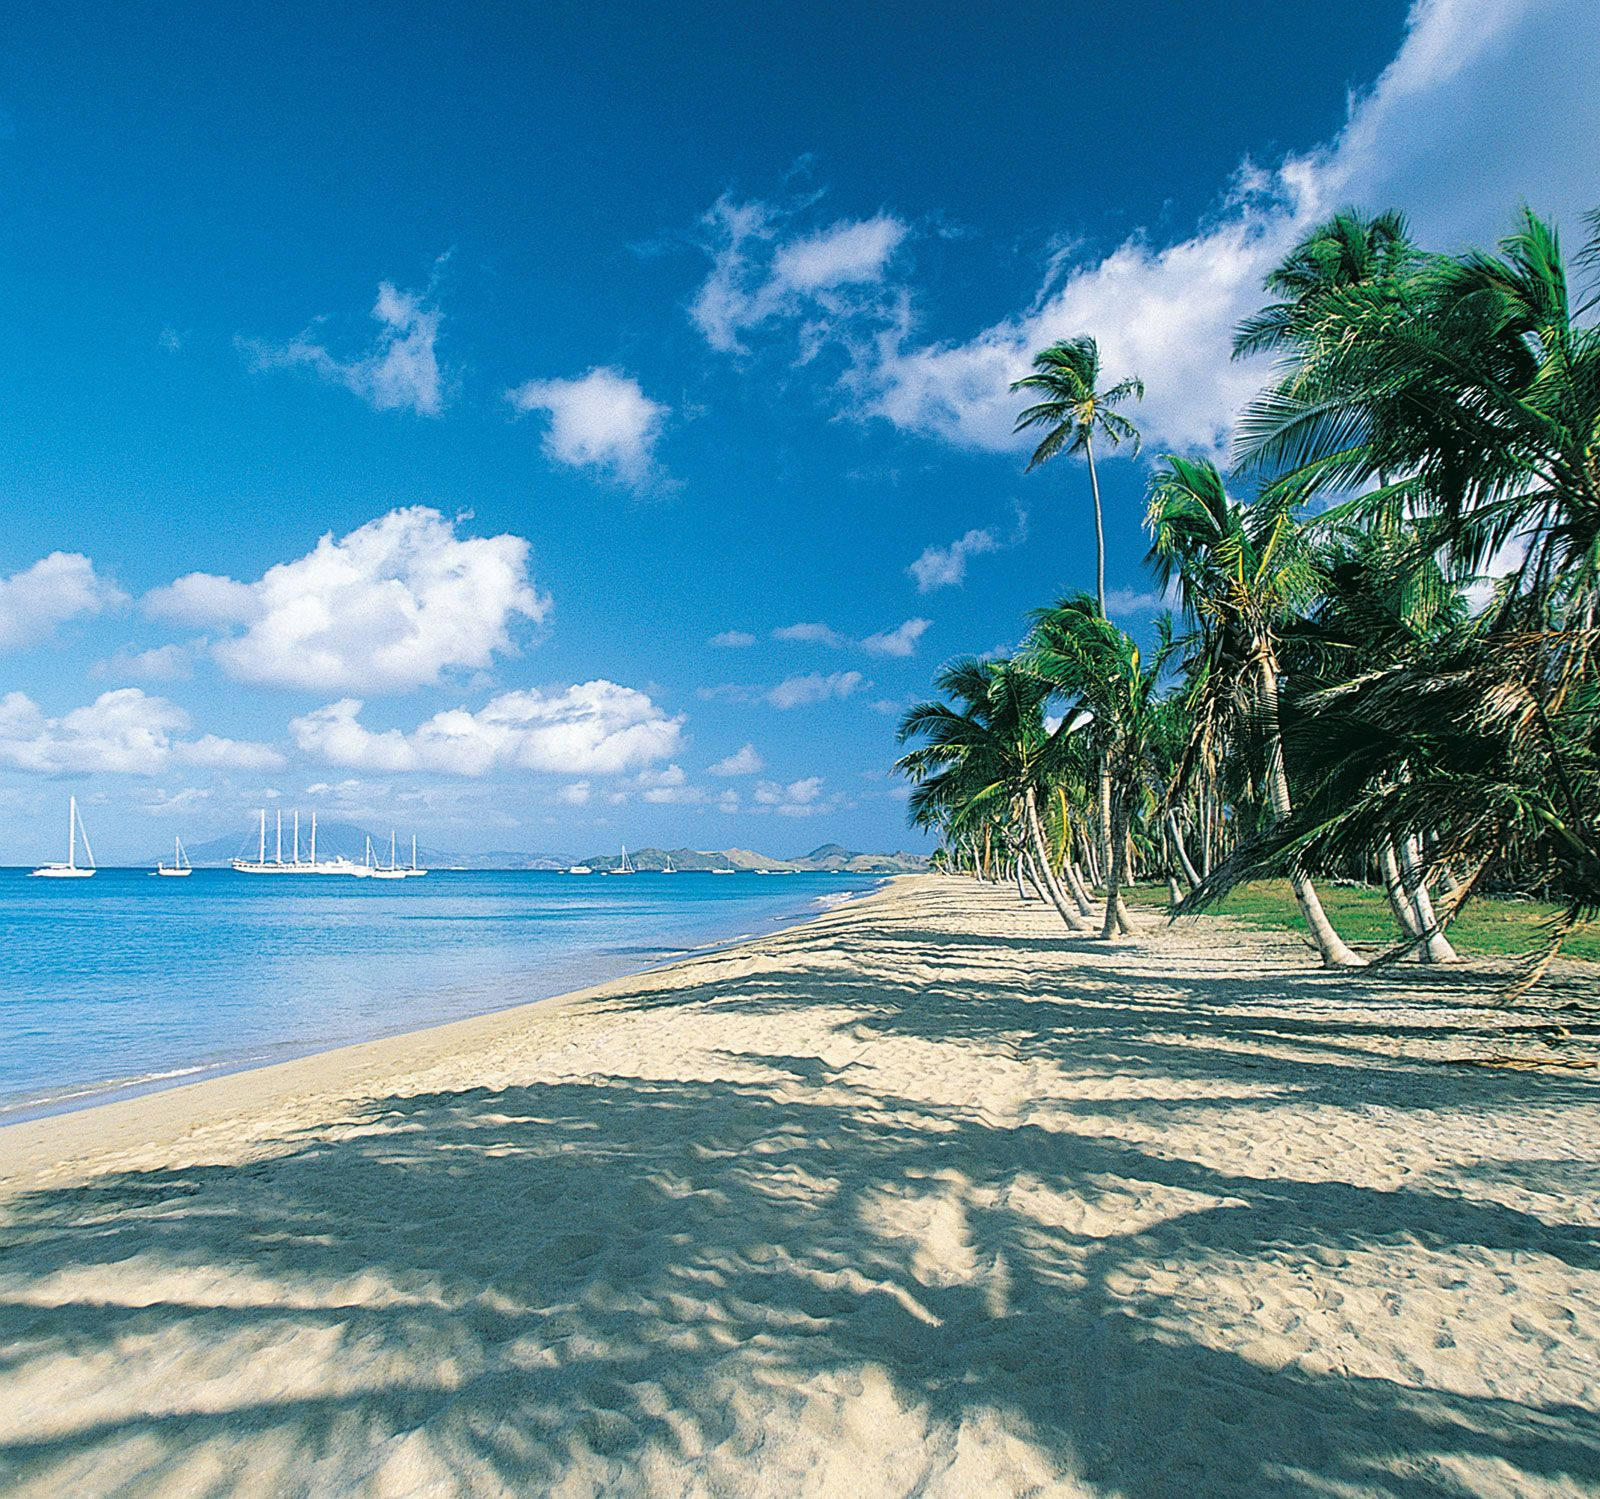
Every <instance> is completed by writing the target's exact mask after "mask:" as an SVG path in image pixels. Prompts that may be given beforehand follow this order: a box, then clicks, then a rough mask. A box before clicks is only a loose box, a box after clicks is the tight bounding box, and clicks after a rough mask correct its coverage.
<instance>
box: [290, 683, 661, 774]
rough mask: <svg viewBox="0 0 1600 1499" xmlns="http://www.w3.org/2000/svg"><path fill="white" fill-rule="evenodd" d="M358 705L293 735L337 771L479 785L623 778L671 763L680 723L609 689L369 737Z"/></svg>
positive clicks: (534, 697) (542, 696)
mask: <svg viewBox="0 0 1600 1499" xmlns="http://www.w3.org/2000/svg"><path fill="white" fill-rule="evenodd" d="M361 710H362V704H361V702H360V701H359V700H358V699H356V698H341V699H340V700H339V701H338V702H335V703H329V704H328V705H327V706H326V707H324V708H319V709H317V710H316V711H315V712H313V713H308V714H305V715H304V716H303V717H300V718H296V719H295V720H294V721H293V722H292V723H291V724H290V725H289V728H290V732H291V733H292V734H293V735H294V739H295V743H296V744H298V745H299V747H300V748H301V749H302V750H304V751H305V752H306V753H307V754H311V755H316V756H318V757H320V758H321V759H323V760H326V761H327V762H328V763H330V764H333V765H342V766H350V767H352V768H355V769H359V770H378V771H438V772H443V773H446V774H449V775H461V776H481V775H485V774H487V773H488V772H489V771H491V770H494V769H496V768H499V767H518V768H520V769H523V770H532V771H541V772H546V773H548V774H552V775H567V776H578V777H583V776H595V775H601V776H604V775H620V774H623V773H625V772H628V771H633V770H637V769H640V768H648V767H649V766H650V765H652V764H653V763H654V762H656V761H658V760H665V759H668V758H670V757H671V756H672V755H673V754H675V753H676V752H677V751H678V749H679V747H680V745H681V743H682V734H683V722H684V720H683V717H682V716H681V715H678V716H676V717H674V716H669V715H668V714H667V713H666V712H665V711H664V710H662V709H661V708H659V707H658V706H657V705H656V704H655V703H654V702H652V701H651V699H650V698H649V697H648V696H647V695H646V694H645V693H642V692H639V691H637V690H636V689H634V688H631V687H621V686H618V685H617V683H615V682H608V681H604V680H596V681H592V682H582V683H579V684H577V685H575V686H572V687H567V688H564V689H562V690H561V691H558V692H549V693H545V692H539V691H537V690H536V689H533V688H527V689H520V690H517V691H514V692H504V693H501V694H500V695H499V696H498V697H495V698H493V699H491V700H490V701H489V702H488V703H486V704H485V705H484V706H483V707H482V708H480V709H478V711H477V712H475V713H473V712H469V711H468V710H467V709H465V708H453V709H450V710H448V711H446V712H443V713H436V714H434V716H433V717H432V718H430V719H428V720H427V721H426V722H424V723H422V724H419V725H418V726H417V728H415V729H413V730H411V731H410V732H406V731H403V730H401V729H385V730H376V731H375V730H372V729H369V728H367V727H366V726H365V725H364V724H363V723H362V722H361V716H360V715H361Z"/></svg>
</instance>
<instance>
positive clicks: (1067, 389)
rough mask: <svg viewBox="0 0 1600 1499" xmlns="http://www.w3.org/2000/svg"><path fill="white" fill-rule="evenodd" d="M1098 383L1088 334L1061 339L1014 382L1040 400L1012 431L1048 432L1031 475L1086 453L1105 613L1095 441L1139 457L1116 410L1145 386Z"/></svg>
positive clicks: (1096, 354) (1133, 381)
mask: <svg viewBox="0 0 1600 1499" xmlns="http://www.w3.org/2000/svg"><path fill="white" fill-rule="evenodd" d="M1099 383H1100V346H1099V345H1098V344H1097V343H1096V342H1095V341H1094V339H1092V338H1090V337H1088V336H1087V335H1084V336H1082V337H1079V338H1070V339H1063V340H1061V341H1060V342H1058V343H1053V344H1051V345H1050V347H1049V348H1048V349H1041V350H1040V351H1039V353H1037V354H1035V355H1034V356H1033V373H1032V374H1031V375H1024V376H1023V377H1022V378H1021V379H1020V380H1015V381H1013V382H1012V385H1011V389H1012V390H1013V391H1019V390H1027V391H1036V392H1038V393H1039V394H1040V395H1041V396H1042V399H1041V400H1039V401H1038V402H1036V403H1035V404H1034V405H1032V406H1028V407H1026V408H1025V409H1024V410H1023V411H1022V413H1021V415H1019V416H1018V417H1017V421H1016V425H1015V426H1014V427H1013V428H1012V430H1013V431H1014V432H1021V431H1023V430H1025V429H1026V428H1028V427H1044V428H1046V429H1047V430H1046V431H1045V435H1044V438H1043V439H1042V440H1041V442H1040V443H1039V445H1038V447H1036V448H1035V449H1034V450H1033V456H1032V457H1031V458H1030V459H1029V460H1028V472H1029V473H1032V472H1033V470H1034V469H1036V468H1038V467H1039V465H1040V464H1041V463H1046V462H1048V461H1049V460H1050V459H1052V458H1054V457H1055V456H1056V455H1057V454H1058V453H1082V454H1083V456H1084V458H1085V459H1086V460H1087V461H1088V465H1089V489H1090V493H1091V494H1092V495H1093V496H1094V538H1095V597H1096V598H1097V599H1098V600H1099V601H1100V612H1101V614H1104V613H1105V612H1106V529H1105V519H1104V516H1103V515H1102V514H1101V509H1100V476H1099V474H1098V472H1097V471H1096V469H1095V466H1094V439H1095V434H1096V433H1098V434H1099V435H1100V436H1101V438H1102V439H1103V440H1104V441H1105V443H1106V446H1107V447H1112V448H1115V447H1118V446H1119V445H1120V444H1122V443H1124V442H1131V443H1132V444H1133V451H1134V454H1135V455H1137V454H1138V452H1139V429H1138V428H1137V427H1135V426H1134V425H1133V423H1132V422H1130V421H1129V420H1128V419H1127V417H1125V416H1123V415H1122V414H1121V413H1120V412H1119V411H1118V410H1117V407H1118V406H1120V405H1121V404H1122V403H1123V402H1124V401H1126V400H1127V399H1128V397H1129V396H1132V397H1133V399H1134V400H1136V401H1142V400H1143V399H1144V382H1143V381H1142V380H1140V379H1139V378H1138V377H1137V376H1130V377H1129V378H1128V379H1126V380H1119V381H1118V382H1117V383H1116V384H1115V385H1112V386H1109V387H1108V388H1107V389H1105V390H1101V389H1100V388H1099Z"/></svg>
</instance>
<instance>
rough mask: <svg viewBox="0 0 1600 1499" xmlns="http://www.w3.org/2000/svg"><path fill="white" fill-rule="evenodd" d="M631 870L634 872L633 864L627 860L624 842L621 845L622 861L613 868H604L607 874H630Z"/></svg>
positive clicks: (626, 849) (626, 846)
mask: <svg viewBox="0 0 1600 1499" xmlns="http://www.w3.org/2000/svg"><path fill="white" fill-rule="evenodd" d="M633 872H634V869H633V865H632V864H630V863H629V862H628V845H627V844H626V843H624V844H623V845H622V862H621V863H620V864H618V865H617V867H616V868H615V869H608V870H606V873H607V874H632V873H633Z"/></svg>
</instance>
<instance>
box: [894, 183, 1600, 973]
mask: <svg viewBox="0 0 1600 1499" xmlns="http://www.w3.org/2000/svg"><path fill="white" fill-rule="evenodd" d="M1589 228H1590V230H1591V237H1590V239H1589V241H1588V243H1587V244H1586V245H1585V247H1584V248H1583V250H1582V251H1581V252H1580V254H1579V255H1578V256H1577V257H1576V259H1575V260H1574V262H1573V263H1572V265H1571V267H1570V268H1569V265H1568V263H1567V261H1566V259H1565V258H1564V255H1563V252H1562V248H1561V244H1560V240H1559V237H1558V234H1557V231H1556V228H1555V226H1554V225H1553V224H1551V223H1549V222H1547V221H1545V220H1543V219H1541V218H1539V217H1537V216H1535V215H1534V214H1532V213H1531V212H1524V214H1523V215H1522V217H1521V219H1520V221H1519V223H1518V225H1517V227H1516V230H1515V232H1514V233H1512V234H1510V235H1509V236H1508V237H1507V238H1505V239H1504V240H1503V241H1501V243H1500V244H1499V246H1498V247H1497V248H1496V249H1495V250H1494V251H1486V250H1471V251H1468V252H1466V253H1461V254H1444V253H1439V252H1435V251H1430V250H1427V249H1424V248H1423V247H1422V246H1420V245H1418V244H1417V243H1416V241H1415V240H1414V239H1413V237H1412V235H1411V234H1410V232H1409V229H1408V226H1407V224H1406V221H1405V219H1404V218H1403V216H1402V215H1400V214H1398V213H1393V212H1390V213H1383V214H1379V215H1375V216H1369V215H1367V214H1364V213H1361V212H1358V211H1355V210H1346V211H1344V212H1341V213H1339V214H1336V215H1335V216H1334V217H1332V218H1331V219H1329V220H1328V221H1327V222H1325V223H1323V224H1321V225H1319V226H1318V227H1317V228H1315V229H1314V230H1313V231H1311V232H1310V233H1309V234H1308V235H1306V237H1305V238H1304V239H1303V240H1302V241H1301V242H1300V243H1299V244H1297V245H1296V246H1295V247H1294V248H1293V249H1292V250H1291V251H1290V252H1289V254H1288V255H1287V256H1286V257H1285V258H1284V260H1283V261H1282V262H1281V264H1279V265H1278V266H1277V267H1276V268H1275V269H1274V270H1273V271H1272V272H1271V273H1270V275H1269V276H1268V277H1267V279H1266V285H1265V290H1266V293H1267V296H1268V298H1269V300H1268V301H1267V302H1266V304H1265V305H1264V306H1263V307H1262V308H1261V309H1260V311H1258V312H1257V313H1255V314H1254V315H1253V316H1251V317H1249V318H1247V319H1246V320H1245V321H1244V322H1243V323H1242V324H1241V325H1240V326H1239V328H1238V329H1237V330H1236V333H1235V337H1234V344H1233V353H1234V357H1235V358H1246V357H1252V356H1260V355H1265V356H1268V358H1269V360H1270V365H1269V374H1268V378H1267V382H1266V384H1265V386H1264V388H1263V389H1262V390H1261V391H1260V392H1259V394H1258V395H1257V396H1256V397H1255V398H1254V399H1253V400H1252V401H1251V402H1250V403H1249V404H1248V406H1247V407H1246V409H1245V410H1244V411H1243V413H1242V414H1241V416H1240V417H1239V419H1238V421H1237V424H1236V427H1235V431H1234V438H1233V443H1232V450H1231V453H1230V454H1229V458H1228V464H1227V469H1226V471H1224V468H1223V467H1222V466H1220V465H1219V464H1218V463H1217V462H1215V461H1213V460H1212V459H1211V458H1208V457H1204V456H1193V455H1184V454H1178V453H1168V454H1166V455H1164V456H1163V457H1162V458H1161V459H1160V460H1159V461H1158V462H1156V463H1155V464H1154V465H1153V466H1152V467H1151V470H1150V473H1149V477H1148V486H1147V513H1146V520H1145V525H1146V531H1147V533H1148V547H1149V549H1148V555H1147V558H1146V563H1147V565H1148V566H1149V568H1150V569H1151V570H1152V572H1153V574H1154V577H1155V580H1156V582H1157V583H1158V585H1159V586H1160V587H1161V588H1162V589H1163V591H1164V593H1165V595H1166V597H1167V598H1168V599H1170V601H1171V604H1172V607H1171V609H1170V610H1169V611H1168V612H1167V613H1165V614H1163V615H1162V616H1161V617H1160V618H1159V619H1158V620H1157V627H1156V632H1155V642H1156V643H1155V645H1154V648H1153V649H1150V650H1148V651H1146V650H1143V649H1141V648H1140V646H1139V644H1138V643H1137V642H1136V641H1135V640H1134V639H1133V638H1132V637H1131V636H1130V635H1128V634H1127V632H1125V631H1124V630H1122V629H1120V628H1119V627H1118V626H1117V625H1116V624H1114V623H1113V622H1112V621H1111V620H1110V619H1109V618H1108V617H1107V613H1106V607H1105V602H1106V600H1105V536H1104V524H1103V519H1102V515H1101V505H1100V490H1099V475H1098V471H1097V469H1096V466H1095V456H1096V451H1097V448H1098V449H1099V451H1101V452H1102V453H1104V452H1105V451H1106V450H1108V449H1114V448H1117V447H1119V446H1122V445H1126V446H1127V447H1128V448H1130V449H1131V450H1132V452H1133V453H1134V454H1135V455H1137V453H1138V451H1139V444H1140V434H1139V432H1138V429H1137V427H1136V425H1135V423H1134V421H1133V420H1132V419H1131V418H1130V416H1129V415H1128V414H1127V411H1128V408H1130V407H1131V406H1132V405H1133V404H1134V403H1136V402H1137V401H1139V400H1140V399H1142V398H1143V395H1144V387H1143V385H1142V384H1141V382H1140V381H1139V380H1137V379H1126V380H1123V381H1121V382H1119V383H1116V384H1110V385H1104V386H1103V385H1102V380H1101V371H1100V360H1099V351H1098V348H1097V346H1096V344H1095V341H1094V339H1092V338H1089V337H1080V338H1074V339H1070V340H1066V341H1063V342H1059V343H1056V344H1052V345H1051V346H1050V347H1049V348H1047V349H1044V350H1042V351H1041V352H1040V353H1039V354H1037V355H1036V356H1035V358H1034V360H1033V363H1032V369H1031V371H1030V373H1029V374H1027V375H1026V376H1025V377H1024V378H1022V379H1021V380H1019V381H1017V382H1016V383H1015V384H1014V385H1013V387H1012V389H1013V390H1014V391H1016V392H1019V393H1021V394H1024V395H1025V396H1026V398H1027V399H1028V400H1029V401H1030V403H1031V404H1028V405H1026V406H1025V407H1024V409H1023V410H1022V411H1021V413H1020V415H1019V416H1018V419H1017V430H1018V431H1019V432H1023V431H1030V432H1037V433H1038V434H1039V439H1040V440H1039V441H1038V445H1037V447H1036V449H1035V450H1034V452H1033V455H1032V458H1031V461H1030V463H1029V468H1030V469H1033V468H1037V467H1038V466H1040V465H1041V464H1045V463H1048V462H1049V461H1050V460H1052V459H1054V458H1057V457H1059V456H1061V455H1063V454H1067V455H1081V456H1082V457H1083V459H1084V460H1085V467H1086V469H1087V474H1088V478H1089V490H1090V497H1091V499H1092V503H1093V512H1094V523H1095V533H1096V591H1095V593H1094V594H1093V595H1089V594H1085V593H1079V594H1073V595H1070V596H1067V597H1064V598H1061V599H1058V600H1057V601H1056V602H1054V603H1052V604H1050V605H1048V606H1047V607H1044V608H1041V609H1039V610H1036V611H1035V612H1034V613H1033V614H1032V615H1031V616H1030V619H1029V628H1028V632H1027V635H1026V638H1025V639H1024V641H1023V643H1022V644H1021V646H1020V647H1019V648H1018V649H1017V650H1016V651H1015V652H1014V653H1013V654H1011V655H1010V656H1007V657H1003V658H1000V659H985V658H978V657H966V658H963V659H960V660H956V661H953V662H950V663H949V664H947V665H946V666H945V667H944V668H943V669H942V670H941V672H940V673H939V675H938V678H937V681H936V687H937V690H938V693H939V696H938V698H936V699H934V700H930V701H928V702H923V703H919V704H918V705H916V706H915V707H913V708H912V709H911V710H910V711H909V712H908V713H906V715H905V716H904V718H903V720H902V722H901V725H900V738H901V741H902V743H906V744H909V745H911V747H910V748H908V749H907V751H906V752H905V753H904V754H903V755H902V757H901V758H900V759H899V760H898V761H897V769H899V770H900V771H901V772H902V773H904V774H905V775H906V776H908V777H909V778H910V780H911V781H912V783H913V785H912V791H911V799H910V815H911V818H912V821H913V822H914V823H915V824H917V825H918V826H921V827H925V828H928V829H932V830H935V831H936V832H937V833H938V834H939V835H940V837H941V840H942V842H941V847H940V849H939V851H938V853H937V855H936V858H937V860H938V862H939V863H940V865H941V866H943V867H945V868H947V869H950V870H952V871H960V872H965V873H969V874H974V875H977V876H979V877H981V878H987V879H1007V880H1014V881H1015V882H1016V885H1017V887H1018V890H1019V893H1021V894H1023V895H1024V897H1026V896H1027V894H1028V891H1029V889H1030V887H1031V888H1032V889H1033V890H1034V891H1035V892H1036V893H1037V894H1038V895H1039V896H1040V897H1042V898H1043V899H1046V900H1048V901H1049V902H1050V903H1051V904H1052V905H1053V906H1054V907H1055V909H1056V910H1057V911H1058V912H1059V913H1060V916H1061V919H1062V921H1063V922H1065V924H1066V925H1067V926H1068V927H1069V928H1071V929H1072V930H1074V931H1082V932H1089V931H1091V930H1095V931H1098V933H1099V934H1100V935H1101V936H1103V937H1111V936H1114V935H1116V934H1117V933H1118V932H1129V931H1131V930H1132V923H1131V921H1130V919H1129V916H1128V912H1127V908H1126V905H1125V901H1124V890H1125V888H1126V887H1127V886H1128V885H1129V883H1130V882H1132V881H1133V880H1134V879H1135V878H1136V877H1146V878H1148V877H1162V878H1164V879H1165V880H1166V882H1167V885H1168V889H1169V892H1170V896H1171V901H1172V905H1173V908H1174V909H1175V910H1177V911H1180V912H1189V911H1197V910H1201V909H1204V908H1205V907H1207V906H1209V905H1212V904H1214V903H1215V902H1216V901H1217V900H1219V899H1220V898H1221V897H1222V896H1223V895H1224V894H1225V893H1226V892H1227V891H1228V890H1230V889H1232V888H1233V887H1234V886H1236V885H1238V884H1239V883H1241V882H1243V881H1246V880H1251V879H1255V878H1258V877H1261V876H1265V875H1286V876H1287V877H1288V879H1289V880H1290V881H1291V883H1292V886H1293V890H1294V895H1295V898H1296V901H1297V902H1298V904H1299V907H1300V910H1301V912H1302V914H1303V916H1304V918H1305V921H1306V924H1307V926H1308V927H1309V929H1310V932H1311V935H1312V939H1313V941H1314V942H1315V944H1316V947H1317V950H1318V952H1319V953H1320V955H1321V958H1322V961H1323V962H1324V963H1325V964H1327V965H1329V966H1333V967H1343V966H1357V965H1360V964H1361V963H1362V962H1363V961H1364V960H1363V959H1362V958H1361V957H1360V956H1359V955H1357V954H1356V953H1355V952H1354V951H1353V950H1352V948H1351V947H1350V946H1349V944H1348V943H1346V942H1345V941H1344V940H1343V939H1342V938H1341V937H1340V935H1339V933H1338V932H1337V931H1336V930H1335V928H1334V925H1333V923H1332V922H1331V921H1330V920H1329V918H1328V916H1327V913H1326V911H1325V910H1324V908H1323V905H1322V902H1321V901H1320V899H1319V898H1318V894H1317V882H1318V880H1319V879H1322V878H1325V877H1329V876H1333V877H1339V878H1344V879H1354V880H1360V881H1364V882H1371V883H1373V884H1375V885H1379V886H1381V887H1382V888H1383V890H1384V891H1385V892H1386V894H1387V898H1388V905H1389V907H1390V910H1391V912H1392V914H1393V918H1394V923H1395V945H1394V947H1393V948H1392V949H1391V951H1390V953H1389V955H1388V956H1391V957H1393V956H1401V955H1404V954H1408V953H1414V954H1416V955H1417V956H1418V957H1419V958H1421V959H1422V960H1423V961H1428V962H1447V961H1450V960H1452V959H1453V958H1454V956H1455V953H1454V950H1453V949H1452V946H1451V943H1450V938H1449V928H1450V926H1451V923H1452V922H1453V921H1454V920H1455V918H1456V917H1457V916H1458V915H1459V914H1460V912H1461V911H1462V909H1463V907H1464V906H1465V905H1466V903H1467V902H1468V901H1469V900H1471V899H1472V898H1473V897H1474V896H1475V895H1481V894H1484V893H1488V892H1493V891H1506V890H1515V891H1524V892H1539V893H1541V894H1544V895H1546V896H1549V897H1552V898H1554V899H1556V900H1557V901H1558V902H1559V903H1560V905H1561V914H1560V915H1559V917H1558V918H1557V919H1556V921H1555V922H1554V923H1553V925H1552V927H1551V930H1550V933H1549V941H1548V943H1547V944H1546V946H1545V949H1544V951H1543V953H1542V954H1541V955H1540V960H1539V963H1538V964H1537V965H1536V971H1542V967H1543V965H1544V964H1545V963H1547V962H1548V961H1549V959H1550V957H1552V956H1554V954H1555V952H1556V951H1557V950H1558V949H1559V946H1560V942H1561V939H1562V937H1563V936H1564V935H1565V933H1566V932H1567V931H1568V930H1569V929H1570V927H1571V925H1572V924H1573V923H1574V922H1575V921H1577V920H1579V919H1581V918H1586V917H1589V916H1592V915H1594V914H1595V912H1596V911H1597V910H1600V670H1597V665H1596V644H1597V640H1600V326H1597V324H1596V319H1595V310H1596V307H1597V305H1600V297H1597V296H1596V295H1595V294H1594V292H1593V291H1590V292H1589V293H1588V294H1587V295H1585V294H1584V293H1583V292H1582V291H1580V290H1579V289H1578V288H1579V286H1580V285H1581V282H1582V281H1583V279H1584V278H1585V277H1588V278H1589V279H1590V280H1594V279H1595V278H1596V273H1597V272H1600V213H1597V214H1596V215H1594V216H1592V217H1591V219H1590V221H1589ZM1532 976H1534V975H1532V974H1530V978H1531V977H1532Z"/></svg>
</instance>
